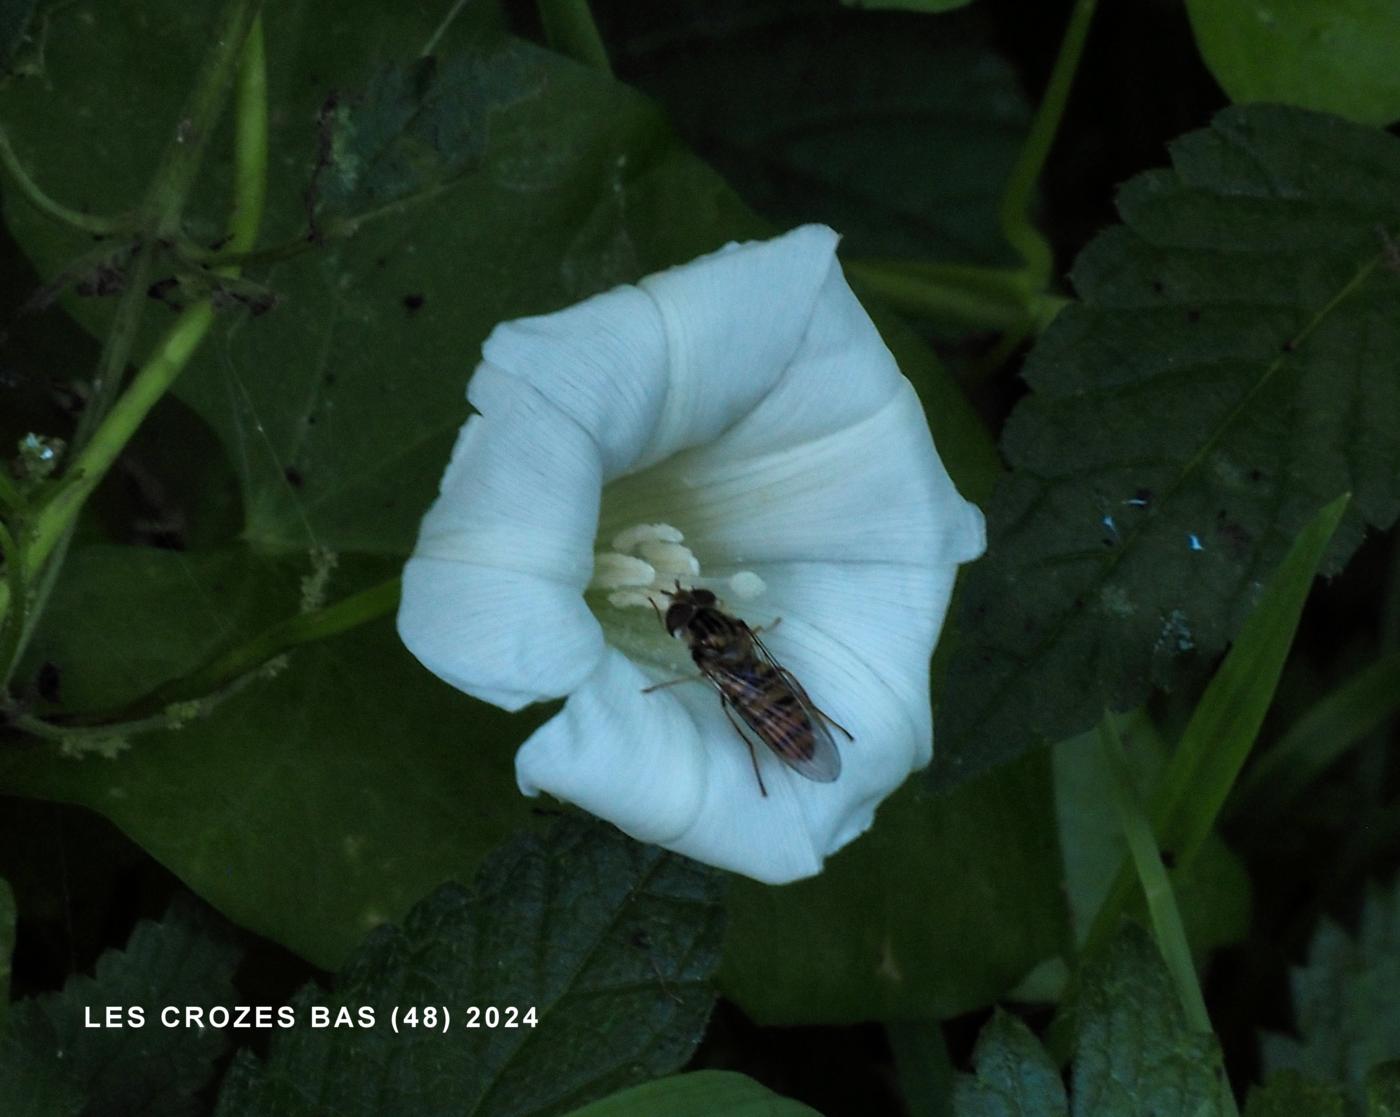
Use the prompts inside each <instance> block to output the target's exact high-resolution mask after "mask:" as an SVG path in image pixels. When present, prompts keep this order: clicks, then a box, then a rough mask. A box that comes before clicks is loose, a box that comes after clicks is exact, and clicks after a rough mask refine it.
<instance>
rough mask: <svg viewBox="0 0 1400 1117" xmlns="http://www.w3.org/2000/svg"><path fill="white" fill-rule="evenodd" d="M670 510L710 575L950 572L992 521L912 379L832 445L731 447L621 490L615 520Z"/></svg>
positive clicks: (705, 450)
mask: <svg viewBox="0 0 1400 1117" xmlns="http://www.w3.org/2000/svg"><path fill="white" fill-rule="evenodd" d="M663 511H664V512H665V513H666V514H668V515H669V516H670V517H671V520H672V522H674V523H676V524H677V526H679V527H681V528H682V530H684V531H685V533H686V539H687V540H689V541H691V542H693V543H694V544H695V552H696V557H697V558H699V560H700V564H701V567H702V569H704V570H705V571H706V572H707V573H708V572H710V571H711V570H712V569H714V568H716V567H719V568H730V567H733V568H744V567H749V566H753V565H755V564H760V563H765V562H794V561H795V562H801V561H813V560H816V561H840V562H848V563H853V562H879V563H895V564H912V565H933V566H939V565H947V564H951V563H958V562H967V561H969V560H971V559H973V558H976V557H977V556H978V555H980V554H981V553H982V551H983V550H984V548H985V546H986V535H985V528H984V525H983V520H982V513H981V512H980V511H979V510H978V509H977V508H976V507H975V506H974V505H972V504H969V503H968V502H967V501H965V500H964V499H963V498H962V497H961V496H959V495H958V491H957V489H956V488H954V486H953V482H952V480H951V479H950V478H949V477H948V473H947V470H945V469H944V468H943V463H942V462H941V461H940V460H939V458H938V454H937V452H936V451H935V450H934V448H933V439H932V438H931V437H930V435H929V432H928V424H927V422H926V421H925V419H924V413H923V409H922V407H921V406H920V404H919V400H918V397H917V396H916V395H915V394H914V389H913V387H912V386H910V385H909V383H908V382H907V381H901V383H900V384H899V385H898V387H897V389H896V391H895V393H894V395H893V396H892V397H891V398H890V400H889V402H887V403H886V404H885V405H884V406H883V407H881V408H880V409H879V410H878V411H876V412H875V413H874V414H872V415H871V416H869V417H868V418H867V419H865V420H864V421H863V422H860V423H856V424H855V425H853V426H851V427H847V428H845V429H842V430H838V431H835V432H834V433H832V434H829V435H827V436H825V437H822V438H818V439H815V440H813V441H810V442H805V443H802V444H800V445H797V446H786V447H775V448H774V449H773V450H771V451H770V452H768V453H766V454H763V455H760V456H756V457H748V458H738V457H736V456H734V455H731V454H726V453H725V452H724V449H723V442H722V440H721V442H719V443H716V444H713V445H711V446H704V447H699V448H697V449H696V450H694V451H691V452H690V453H687V454H682V455H680V456H678V457H677V458H675V459H673V460H672V461H669V462H666V463H664V464H663V465H661V466H659V467H657V468H655V469H652V470H650V471H648V472H647V474H645V475H644V476H642V477H636V478H633V477H626V478H623V479H622V480H620V481H618V482H616V483H615V485H614V486H612V488H611V489H610V490H609V510H608V514H609V516H618V517H621V518H626V517H631V518H632V519H634V520H641V519H649V518H660V517H661V515H662V513H663ZM726 572H728V571H727V569H726Z"/></svg>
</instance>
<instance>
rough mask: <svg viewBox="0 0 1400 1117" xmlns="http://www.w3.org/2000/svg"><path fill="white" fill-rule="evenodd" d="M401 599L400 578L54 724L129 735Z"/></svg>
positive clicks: (387, 609)
mask: <svg viewBox="0 0 1400 1117" xmlns="http://www.w3.org/2000/svg"><path fill="white" fill-rule="evenodd" d="M398 601H399V579H398V578H391V579H390V580H389V581H387V582H381V583H380V584H379V585H377V586H371V587H370V588H369V589H367V590H362V591H361V592H360V593H357V594H352V595H351V596H350V597H347V598H345V599H343V600H341V601H337V602H336V603H335V604H334V605H328V606H327V607H326V608H324V609H318V610H316V611H315V612H311V613H305V614H303V615H301V616H297V617H291V618H289V619H288V620H285V621H280V622H278V623H277V624H274V625H272V626H271V627H270V628H266V629H264V630H263V631H262V632H260V633H259V634H258V635H257V636H254V637H253V638H252V639H251V640H248V641H247V642H245V643H242V644H239V645H237V646H235V647H232V648H229V649H227V650H226V651H223V652H220V653H219V654H217V655H215V656H214V657H213V658H212V659H209V660H206V661H205V663H204V664H203V665H202V666H200V667H197V668H196V669H195V670H194V671H192V672H190V673H189V674H188V675H184V676H182V677H181V678H179V679H174V680H172V681H171V682H168V683H165V684H163V685H161V686H159V687H157V688H156V689H155V690H152V691H149V692H148V693H146V694H144V695H142V696H141V697H140V698H137V699H135V700H134V701H132V702H130V703H129V704H127V705H126V706H123V707H122V708H121V709H119V710H111V711H105V712H103V713H96V714H87V715H83V716H81V717H77V718H74V719H72V720H71V721H70V722H66V723H65V724H64V725H62V726H59V725H54V724H52V723H45V724H46V725H49V727H50V729H51V730H52V731H53V732H55V733H63V732H67V733H72V732H91V731H93V730H94V729H99V728H100V729H104V730H106V729H109V730H112V731H113V732H118V731H122V732H124V731H126V730H127V729H129V727H130V726H132V725H139V726H141V727H143V728H149V727H150V719H151V718H156V717H163V716H165V711H166V710H167V709H168V708H169V707H170V706H171V705H173V704H175V703H186V702H199V701H203V700H206V699H208V698H210V697H211V696H217V695H219V694H226V693H229V688H230V687H232V686H235V685H238V684H239V683H240V680H243V679H245V678H246V677H248V676H249V675H251V674H252V673H253V672H254V671H256V670H257V669H258V668H260V667H262V666H263V664H265V663H267V662H268V661H269V660H272V659H275V658H276V657H277V656H280V655H283V654H284V653H286V652H289V651H292V650H293V649H294V648H298V647H300V646H302V645H304V644H311V643H315V642H317V641H320V640H326V639H329V638H330V637H332V636H337V635H339V634H340V633H342V632H348V631H349V630H350V629H352V628H358V627H359V626H360V625H363V624H367V623H369V622H370V621H373V620H377V619H378V618H380V617H382V616H384V615H385V614H387V613H391V612H393V610H394V609H395V608H396V607H397V606H398Z"/></svg>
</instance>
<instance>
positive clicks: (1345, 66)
mask: <svg viewBox="0 0 1400 1117" xmlns="http://www.w3.org/2000/svg"><path fill="white" fill-rule="evenodd" d="M1186 10H1187V12H1188V13H1189V14H1190V16H1191V27H1192V30H1193V31H1194V32H1195V34H1196V44H1197V46H1199V47H1200V48H1201V56H1202V57H1203V58H1204V59H1205V62H1206V65H1207V66H1209V67H1210V70H1211V73H1213V74H1214V75H1215V78H1216V80H1217V81H1218V82H1220V84H1221V85H1222V86H1223V87H1224V88H1225V92H1226V93H1228V94H1229V95H1230V100H1232V101H1234V102H1235V103H1236V104H1241V103H1244V102H1246V101H1275V102H1278V103H1281V104H1286V105H1298V106H1300V107H1302V108H1306V109H1320V110H1322V111H1324V112H1334V113H1337V114H1338V115H1340V116H1346V117H1350V118H1351V119H1352V120H1357V121H1360V122H1361V123H1362V124H1389V123H1391V122H1392V121H1394V120H1396V119H1397V118H1400V72H1397V71H1396V67H1395V56H1396V52H1397V51H1400V8H1397V7H1396V5H1395V4H1393V3H1391V2H1390V0H1264V2H1262V3H1260V2H1256V0H1186Z"/></svg>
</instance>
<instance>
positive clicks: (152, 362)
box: [0, 0, 267, 673]
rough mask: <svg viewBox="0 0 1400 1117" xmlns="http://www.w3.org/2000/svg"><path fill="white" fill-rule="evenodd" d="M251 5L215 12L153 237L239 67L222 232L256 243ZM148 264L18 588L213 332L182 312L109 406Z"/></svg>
mask: <svg viewBox="0 0 1400 1117" xmlns="http://www.w3.org/2000/svg"><path fill="white" fill-rule="evenodd" d="M257 6H258V4H257V0H232V2H231V3H230V4H229V5H228V7H227V8H226V9H225V19H224V22H223V24H222V28H221V32H220V37H219V38H218V39H216V45H215V47H214V49H213V52H212V54H211V57H210V59H209V61H208V63H207V64H206V66H205V68H204V70H203V71H201V74H200V80H199V82H198V84H197V85H196V88H195V92H194V94H193V95H192V96H191V98H190V103H189V106H188V111H187V112H186V114H185V115H184V116H183V117H182V118H181V125H180V126H179V127H177V130H176V140H175V142H174V143H172V145H171V149H170V150H169V151H167V154H166V157H165V160H164V161H163V163H162V165H161V168H160V170H159V171H157V173H156V176H155V178H154V180H153V182H152V185H151V188H150V190H149V191H148V195H147V213H148V216H149V218H150V220H151V221H152V227H153V228H155V229H161V228H166V227H171V228H172V230H173V226H171V225H170V223H171V222H174V224H175V225H178V222H179V217H180V214H181V212H182V211H183V209H184V204H185V201H186V198H187V195H188V191H189V188H190V186H191V184H192V183H193V180H194V175H195V173H196V171H197V170H198V159H199V155H200V154H201V153H202V151H203V143H204V137H205V136H206V135H207V133H208V132H209V131H210V130H212V127H213V121H214V119H215V118H216V116H217V113H218V110H219V108H220V107H221V102H222V96H223V93H224V91H225V89H226V88H227V86H228V79H229V76H230V73H229V68H230V67H231V66H232V65H234V64H235V63H241V65H242V67H243V69H244V70H245V71H252V72H245V73H243V74H241V76H240V78H239V82H238V102H237V122H236V124H235V136H236V142H237V149H236V151H235V182H234V185H235V197H234V209H233V214H232V216H231V218H230V226H229V228H230V234H231V236H232V237H233V238H234V239H236V240H238V241H239V242H240V243H241V244H242V246H243V247H244V248H247V247H251V245H252V243H253V240H254V239H255V238H256V235H257V227H258V221H259V219H260V218H261V215H262V208H263V199H264V197H265V194H266V170H267V79H266V73H265V70H266V66H265V53H264V48H263V36H262V24H261V21H260V20H258V19H257V18H256V14H255V13H256V8H257ZM191 129H193V131H191ZM182 137H183V138H182ZM151 255H152V254H151V251H150V249H149V247H147V246H138V247H137V249H136V252H135V258H134V260H133V263H132V265H131V268H130V272H129V275H128V278H127V286H126V289H125V290H124V291H123V293H122V300H121V302H120V303H119V304H118V307H117V313H116V316H115V319H114V321H113V324H112V330H111V332H110V333H109V334H108V337H107V343H106V345H105V346H104V348H103V355H102V358H101V360H100V362H99V366H98V385H97V390H96V392H95V393H94V398H93V400H92V401H90V402H89V405H88V408H87V409H86V410H85V412H84V417H83V419H84V421H83V423H81V424H80V425H79V429H78V434H77V435H76V436H75V438H74V444H75V447H81V448H80V450H79V451H78V453H77V455H76V457H75V458H74V459H73V461H72V464H71V465H70V467H69V470H68V476H67V477H66V478H65V480H66V482H67V483H66V484H65V485H64V487H63V488H62V489H60V490H58V491H56V493H55V495H54V496H53V498H52V499H50V500H48V501H46V502H45V503H44V504H43V505H42V507H41V508H40V509H39V510H38V512H37V515H36V516H35V519H34V523H33V525H32V534H31V536H30V539H29V541H28V545H27V547H26V548H25V559H26V561H25V566H24V569H23V570H22V571H21V575H22V577H23V579H24V581H25V583H26V584H27V583H28V582H30V581H32V580H33V578H34V576H35V574H36V573H37V572H38V571H39V570H40V569H41V568H42V567H43V565H44V563H45V562H46V561H47V560H48V559H49V558H50V556H52V555H53V554H54V553H55V552H56V551H57V550H59V549H60V548H61V544H62V542H63V541H64V540H66V539H67V538H68V535H69V533H70V532H71V531H72V528H73V525H74V524H75V523H76V522H77V517H78V512H79V510H80V509H81V508H82V506H83V503H84V501H86V500H87V498H88V496H89V495H90V494H91V493H92V491H93V490H94V489H95V488H96V487H97V485H98V483H99V482H100V481H101V480H102V478H103V476H105V474H106V472H107V470H108V469H109V468H110V467H111V465H112V463H113V462H114V461H116V459H117V456H118V455H119V454H120V453H121V451H122V450H123V449H124V448H125V447H126V444H127V443H128V442H129V441H130V440H131V438H132V437H133V436H134V435H135V433H136V430H137V428H138V427H139V426H140V424H141V421H142V420H143V419H144V418H145V417H146V415H147V414H148V413H149V412H150V410H151V408H152V407H154V406H155V404H156V403H157V401H159V400H160V398H161V397H162V396H163V395H164V394H165V392H166V390H167V389H168V388H169V387H170V385H171V384H172V383H173V382H174V380H175V378H176V377H177V376H179V374H180V373H181V372H182V371H183V370H184V368H185V366H186V365H187V364H188V363H189V360H190V358H191V357H192V356H193V355H194V352H195V350H196V349H197V348H198V346H199V344H200V342H202V341H203V340H204V337H205V335H206V334H207V333H208V332H209V328H210V326H211V325H212V324H213V320H214V312H213V306H212V304H211V303H210V301H209V300H208V299H204V300H201V301H200V302H198V303H194V304H192V305H191V306H189V307H187V308H186V309H185V310H184V311H182V312H181V314H180V316H179V318H177V319H176V321H175V323H174V324H173V325H172V326H171V327H170V328H169V329H168V330H166V332H165V334H164V335H163V336H162V338H161V339H160V341H159V342H158V343H157V345H156V347H155V350H154V352H153V353H152V354H151V356H150V357H149V358H148V359H147V361H146V363H145V364H144V365H143V366H142V367H141V369H140V370H139V371H138V372H137V373H136V375H135V377H134V378H133V379H132V381H131V384H130V386H129V387H128V388H127V390H126V391H125V392H124V393H123V394H122V395H121V396H120V398H118V399H116V400H115V402H110V401H111V397H112V396H113V395H114V394H115V391H116V386H117V384H118V383H119V382H120V379H121V373H122V370H123V369H125V367H126V364H127V362H128V360H129V357H130V354H131V349H132V347H133V345H134V343H135V339H136V334H137V331H138V330H139V328H140V319H141V314H142V311H143V310H144V308H145V303H146V289H147V287H148V286H149V281H150V266H151V264H150V261H151ZM223 274H225V275H236V274H237V269H236V267H234V266H230V267H228V268H226V269H224V270H223ZM47 584H52V582H51V581H48V582H47ZM10 595H11V590H10V588H9V586H8V585H5V586H0V618H3V617H4V616H5V614H6V612H7V610H8V608H9V604H10V602H9V599H10ZM36 615H37V611H36ZM22 650H23V649H22V647H21V648H20V651H21V652H22ZM12 667H13V663H12V662H11V663H0V670H3V671H5V672H6V673H8V671H9V670H10V669H11V668H12Z"/></svg>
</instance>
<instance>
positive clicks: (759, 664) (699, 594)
mask: <svg viewBox="0 0 1400 1117" xmlns="http://www.w3.org/2000/svg"><path fill="white" fill-rule="evenodd" d="M662 592H663V593H665V594H666V596H667V597H669V598H670V599H671V603H670V605H668V606H667V608H666V614H665V616H664V617H662V616H661V610H660V609H657V611H656V612H657V616H658V617H661V623H662V624H663V625H664V626H665V628H666V631H667V632H669V633H670V634H671V635H672V636H674V637H675V638H676V639H678V640H684V641H685V643H686V646H687V647H688V648H689V649H690V658H691V659H692V660H694V661H695V666H696V667H697V668H699V669H700V674H701V675H702V676H703V677H704V678H705V679H707V680H708V681H709V682H710V683H711V684H712V685H713V686H714V688H715V689H716V690H717V691H719V697H720V705H721V707H722V708H723V710H724V714H725V716H726V717H727V718H729V723H730V724H731V725H733V726H734V730H735V732H737V733H738V734H739V737H740V738H741V739H742V740H743V742H744V744H746V745H747V746H748V747H749V759H750V760H751V761H753V774H754V776H755V777H757V779H758V790H759V791H760V792H761V793H762V794H763V795H764V796H765V797H767V795H768V789H767V788H766V787H764V786H763V776H762V775H760V774H759V771H758V755H757V754H756V753H755V752H754V747H753V738H754V737H757V738H758V739H759V740H760V741H762V742H763V743H764V744H765V745H767V746H768V747H769V748H770V749H772V750H773V752H775V753H776V754H777V756H778V759H779V760H781V761H782V762H783V763H784V764H786V765H787V766H788V767H789V768H791V769H792V770H793V771H794V772H796V773H798V775H801V776H806V777H807V779H809V780H815V781H817V782H818V783H831V782H832V781H833V780H835V779H836V777H837V776H839V775H840V774H841V754H840V753H839V752H838V751H837V749H836V742H835V741H834V740H833V739H832V736H831V731H830V730H829V729H828V728H827V726H828V725H832V726H835V728H836V729H838V730H840V731H841V733H843V734H844V735H845V737H846V740H848V741H851V740H854V739H855V738H853V737H852V736H851V734H850V733H849V732H848V731H847V730H846V729H845V728H844V727H843V726H841V725H840V724H838V723H837V722H835V721H833V720H832V719H831V718H830V717H828V716H827V715H826V714H824V713H822V711H821V710H819V709H818V708H817V707H816V705H814V704H813V702H812V700H811V699H810V698H809V697H807V692H806V691H805V690H803V689H802V684H801V683H799V682H798V681H797V679H796V677H795V676H794V675H793V673H792V672H791V671H789V670H788V669H787V668H786V667H784V666H783V665H782V664H781V663H779V662H778V661H777V660H776V659H774V658H773V653H772V652H770V651H769V650H768V649H767V648H766V647H764V645H763V641H762V640H760V639H759V638H758V634H759V633H760V632H761V631H762V629H761V628H757V629H755V628H750V627H749V626H748V624H746V623H745V622H744V621H742V620H741V619H739V618H738V617H734V616H730V615H729V614H728V613H726V612H725V611H724V610H723V609H721V608H720V607H719V602H718V599H717V598H716V597H715V595H714V594H713V593H711V592H710V591H709V590H703V589H690V590H688V589H682V588H681V586H680V583H679V582H677V583H676V588H675V590H674V591H672V590H663V591H662ZM776 623H777V622H776V621H775V622H774V624H776ZM770 627H771V626H770ZM689 681H691V679H690V678H685V679H673V680H671V682H666V683H658V684H656V686H650V687H647V688H646V690H645V691H644V693H649V692H651V691H653V690H659V689H661V688H662V687H666V686H672V685H674V684H675V683H683V682H689ZM735 714H737V715H738V717H737V718H736V717H735ZM745 730H747V732H746V731H745Z"/></svg>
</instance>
